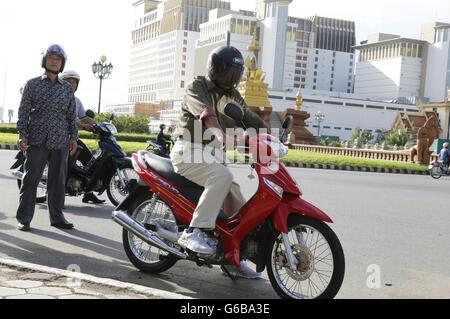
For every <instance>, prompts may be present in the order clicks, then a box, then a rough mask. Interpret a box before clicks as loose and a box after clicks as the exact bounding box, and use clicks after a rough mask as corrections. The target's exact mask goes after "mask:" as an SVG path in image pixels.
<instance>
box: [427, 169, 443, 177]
mask: <svg viewBox="0 0 450 319" xmlns="http://www.w3.org/2000/svg"><path fill="white" fill-rule="evenodd" d="M430 175H431V177H432V178H434V179H440V178H441V177H442V168H441V167H440V166H433V167H432V168H431V169H430Z"/></svg>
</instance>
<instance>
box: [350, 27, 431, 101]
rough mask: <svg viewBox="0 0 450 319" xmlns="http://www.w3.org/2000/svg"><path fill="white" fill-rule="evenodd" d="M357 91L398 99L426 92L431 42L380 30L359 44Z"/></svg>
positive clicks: (366, 94)
mask: <svg viewBox="0 0 450 319" xmlns="http://www.w3.org/2000/svg"><path fill="white" fill-rule="evenodd" d="M355 48H356V49H357V50H360V57H359V61H358V63H357V64H356V81H355V94H360V95H365V96H371V97H379V98H383V99H398V98H402V97H408V98H410V97H421V96H424V94H423V93H424V89H425V77H424V76H423V74H424V70H425V67H426V57H427V49H428V47H427V42H425V41H421V40H415V39H406V38H401V37H400V36H397V35H388V34H376V35H373V36H370V37H369V40H368V41H367V42H366V43H364V44H361V45H359V46H356V47H355Z"/></svg>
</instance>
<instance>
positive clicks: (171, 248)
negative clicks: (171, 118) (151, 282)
mask: <svg viewBox="0 0 450 319" xmlns="http://www.w3.org/2000/svg"><path fill="white" fill-rule="evenodd" d="M225 114H227V115H228V116H229V117H231V118H233V119H235V120H237V121H239V120H242V116H243V115H242V112H241V111H240V108H236V107H235V106H233V105H232V104H231V105H227V106H226V107H225ZM292 124H293V119H292V117H288V118H287V119H286V121H285V122H284V123H283V129H284V132H283V134H282V136H283V137H284V136H285V135H286V132H287V131H288V130H289V129H290V128H292ZM281 140H283V138H282V139H281ZM247 141H248V143H246V145H245V147H242V148H241V149H240V151H242V152H245V153H246V154H252V156H253V158H254V159H255V163H253V164H251V167H252V168H253V169H254V170H255V171H256V173H257V175H258V179H259V188H258V191H257V193H256V194H255V195H254V196H253V198H252V199H251V200H250V201H249V202H248V203H247V204H246V205H245V206H244V207H243V208H242V209H241V210H240V211H239V212H238V213H237V214H236V215H235V216H233V217H231V218H225V217H223V216H220V217H219V218H218V220H217V224H216V225H217V227H216V231H215V234H216V236H217V237H218V239H219V245H218V247H217V252H216V254H214V255H207V256H206V255H200V254H197V253H194V252H192V251H189V250H186V249H184V248H183V247H181V246H180V245H178V243H177V242H178V238H179V236H181V234H182V232H183V230H184V229H186V228H187V227H188V225H189V224H190V221H191V219H192V215H193V212H194V210H195V208H196V205H197V203H198V200H199V198H200V196H201V195H202V193H203V190H204V189H203V188H202V187H200V186H198V185H196V184H194V183H192V182H191V181H189V180H187V179H185V178H184V177H182V176H180V175H178V174H176V173H175V172H174V169H173V166H172V163H171V161H170V159H167V158H164V157H160V156H158V155H156V154H153V153H150V152H144V151H141V152H139V153H138V154H134V155H133V157H132V162H133V166H134V169H135V171H136V172H137V173H138V175H139V178H140V181H139V183H138V184H137V185H136V186H135V187H134V190H133V191H132V192H131V193H130V195H129V196H128V197H127V198H126V199H125V200H124V201H123V202H122V203H121V204H120V205H119V206H118V207H117V209H116V211H114V212H113V220H114V221H116V222H117V223H118V224H120V225H121V226H122V227H123V228H124V230H123V245H124V248H125V251H126V254H127V256H128V258H129V259H130V261H131V262H132V263H133V265H135V266H136V267H137V268H138V269H140V270H141V271H143V272H148V273H152V274H158V273H161V272H164V271H166V270H168V269H169V268H171V267H172V266H174V265H175V263H176V262H177V261H178V260H190V261H193V262H196V263H197V265H198V266H208V267H212V265H220V266H222V269H223V270H224V271H225V272H226V268H225V267H223V266H224V265H234V266H239V264H240V261H241V260H251V261H252V262H254V263H255V264H256V265H257V271H258V272H262V271H264V270H265V269H266V268H267V273H268V277H269V279H270V282H271V284H272V286H273V288H274V289H275V291H276V292H277V294H278V295H279V296H280V297H281V298H292V299H305V298H307V299H315V298H334V297H335V296H336V294H337V293H338V292H339V289H340V287H341V285H342V282H343V279H344V273H345V259H344V253H343V250H342V247H341V244H340V242H339V239H338V238H337V236H336V235H335V233H334V232H333V231H332V230H331V229H330V227H328V225H327V224H326V223H332V220H331V219H330V217H328V216H327V215H326V214H325V213H324V212H322V211H321V210H320V209H318V208H316V207H314V206H313V205H311V204H310V203H308V202H306V201H304V200H303V199H302V198H301V196H302V193H301V191H300V189H299V186H298V185H297V183H296V182H295V180H294V179H293V178H292V177H291V176H290V174H289V173H288V171H287V170H286V168H285V167H284V165H283V164H281V163H279V160H278V159H279V158H280V157H282V156H284V155H286V154H287V148H286V147H285V146H284V145H283V144H282V143H281V142H280V140H279V139H278V138H275V137H273V136H270V135H266V134H259V135H255V136H254V137H252V138H249V139H247ZM261 150H264V152H261ZM261 154H264V155H261ZM230 277H232V276H231V275H230Z"/></svg>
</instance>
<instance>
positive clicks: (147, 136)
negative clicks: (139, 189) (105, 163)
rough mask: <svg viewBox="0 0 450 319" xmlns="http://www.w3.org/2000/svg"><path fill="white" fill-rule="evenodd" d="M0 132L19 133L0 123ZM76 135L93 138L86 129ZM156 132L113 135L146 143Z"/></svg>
mask: <svg viewBox="0 0 450 319" xmlns="http://www.w3.org/2000/svg"><path fill="white" fill-rule="evenodd" d="M0 133H10V134H19V133H18V132H17V128H16V126H15V125H0ZM78 135H79V137H80V138H82V139H88V140H89V139H91V140H92V139H95V138H96V137H95V135H94V134H92V133H89V132H86V131H79V132H78ZM157 136H158V135H157V134H131V133H122V134H117V135H116V136H115V137H116V139H117V140H118V141H122V142H136V143H147V141H148V140H149V139H156V138H157ZM166 138H167V139H170V135H166Z"/></svg>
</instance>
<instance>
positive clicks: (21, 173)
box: [12, 171, 47, 189]
mask: <svg viewBox="0 0 450 319" xmlns="http://www.w3.org/2000/svg"><path fill="white" fill-rule="evenodd" d="M12 174H13V175H14V176H15V177H17V179H20V180H22V178H23V175H24V174H23V172H21V171H14V172H13V173H12ZM38 188H43V189H47V185H45V184H44V183H42V182H39V185H38Z"/></svg>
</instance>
